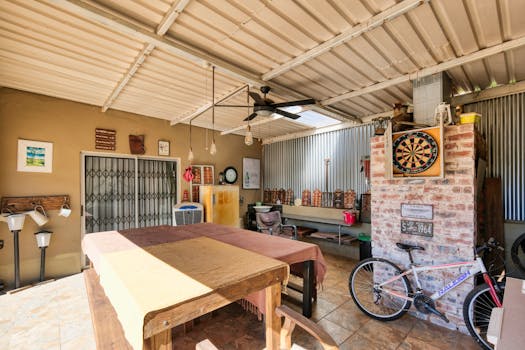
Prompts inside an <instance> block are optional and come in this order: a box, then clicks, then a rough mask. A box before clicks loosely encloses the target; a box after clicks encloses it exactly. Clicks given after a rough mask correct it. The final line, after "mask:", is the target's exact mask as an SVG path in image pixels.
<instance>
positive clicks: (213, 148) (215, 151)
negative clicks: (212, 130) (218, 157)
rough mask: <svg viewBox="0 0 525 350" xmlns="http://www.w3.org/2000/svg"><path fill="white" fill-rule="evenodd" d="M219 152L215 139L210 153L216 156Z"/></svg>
mask: <svg viewBox="0 0 525 350" xmlns="http://www.w3.org/2000/svg"><path fill="white" fill-rule="evenodd" d="M216 153H217V146H215V140H213V141H212V142H211V146H210V154H211V155H212V156H214V155H215V154H216Z"/></svg>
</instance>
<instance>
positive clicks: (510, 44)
mask: <svg viewBox="0 0 525 350" xmlns="http://www.w3.org/2000/svg"><path fill="white" fill-rule="evenodd" d="M524 45H525V36H524V37H521V38H518V39H514V40H509V41H506V42H504V43H502V44H498V45H494V46H491V47H488V48H486V49H483V50H479V51H476V52H474V53H471V54H468V55H465V56H461V57H458V58H454V59H451V60H448V61H445V62H442V63H440V64H437V65H435V66H431V67H427V68H423V69H420V70H418V71H416V72H413V73H409V74H405V75H402V76H399V77H396V78H393V79H389V80H385V81H382V82H379V83H377V84H373V85H370V86H367V87H364V88H362V89H359V90H354V91H350V92H347V93H344V94H341V95H338V96H334V97H331V98H327V99H325V100H322V101H321V104H322V105H330V104H334V103H336V102H339V101H342V100H346V99H350V98H353V97H357V96H361V95H364V94H368V93H371V92H374V91H378V90H382V89H385V88H388V87H390V86H394V85H398V84H400V83H403V82H407V81H411V80H414V79H417V78H421V77H424V76H427V75H431V74H435V73H440V72H443V71H446V70H448V69H451V68H454V67H458V66H461V65H463V64H466V63H470V62H474V61H477V60H480V59H483V58H486V57H490V56H493V55H496V54H498V53H502V52H506V51H509V50H513V49H516V48H519V47H521V46H524Z"/></svg>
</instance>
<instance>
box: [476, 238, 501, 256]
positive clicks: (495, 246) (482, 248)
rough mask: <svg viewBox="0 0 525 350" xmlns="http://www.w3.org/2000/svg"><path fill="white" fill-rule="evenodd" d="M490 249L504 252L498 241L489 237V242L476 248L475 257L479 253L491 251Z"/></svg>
mask: <svg viewBox="0 0 525 350" xmlns="http://www.w3.org/2000/svg"><path fill="white" fill-rule="evenodd" d="M492 249H499V250H505V249H504V248H503V247H502V246H501V245H500V244H499V242H498V241H496V239H495V238H494V237H490V238H489V240H488V241H487V242H486V243H484V244H483V245H482V246H479V247H477V248H476V255H479V254H480V253H482V252H484V251H486V250H489V251H490V250H492Z"/></svg>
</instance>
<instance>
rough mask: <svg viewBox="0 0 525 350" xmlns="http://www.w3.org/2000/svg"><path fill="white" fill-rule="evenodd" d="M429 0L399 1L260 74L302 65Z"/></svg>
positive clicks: (276, 73)
mask: <svg viewBox="0 0 525 350" xmlns="http://www.w3.org/2000/svg"><path fill="white" fill-rule="evenodd" d="M429 1H430V0H404V1H401V2H400V3H398V4H396V5H394V6H392V7H390V8H389V9H387V10H385V11H383V12H381V13H379V14H377V15H375V16H373V17H372V18H370V19H368V20H366V21H365V22H363V23H360V24H358V25H356V26H354V27H352V28H350V29H349V30H347V31H345V32H343V33H341V34H339V35H337V36H335V37H333V38H331V39H329V40H327V41H325V42H323V43H322V44H320V45H318V46H316V47H314V48H312V49H310V50H308V51H306V52H304V53H302V54H301V55H299V56H297V57H295V58H293V59H291V60H289V61H288V62H285V63H283V64H281V65H280V66H279V67H276V68H274V69H272V70H271V71H269V72H267V73H265V74H263V75H262V80H270V79H273V78H275V77H277V76H279V75H281V74H283V73H285V72H288V71H290V70H292V69H294V68H295V67H298V66H300V65H302V64H303V63H305V62H308V61H310V60H312V59H314V58H315V57H317V56H320V55H322V54H323V53H325V52H328V51H330V50H331V49H333V48H334V47H336V46H339V45H341V44H343V43H344V42H346V41H348V40H351V39H353V38H356V37H358V36H360V35H362V34H363V33H366V32H368V31H371V30H372V29H374V28H377V27H379V26H381V25H383V24H384V23H385V22H387V21H389V20H392V19H394V18H396V17H398V16H401V15H403V14H404V13H407V12H408V11H410V10H412V9H414V8H416V7H417V6H419V5H421V4H423V3H426V2H429Z"/></svg>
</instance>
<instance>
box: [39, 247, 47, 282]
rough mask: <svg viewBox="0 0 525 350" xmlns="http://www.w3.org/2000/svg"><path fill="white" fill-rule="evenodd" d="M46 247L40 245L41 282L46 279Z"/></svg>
mask: <svg viewBox="0 0 525 350" xmlns="http://www.w3.org/2000/svg"><path fill="white" fill-rule="evenodd" d="M46 248H47V247H40V282H43V281H44V275H45V274H46Z"/></svg>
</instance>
